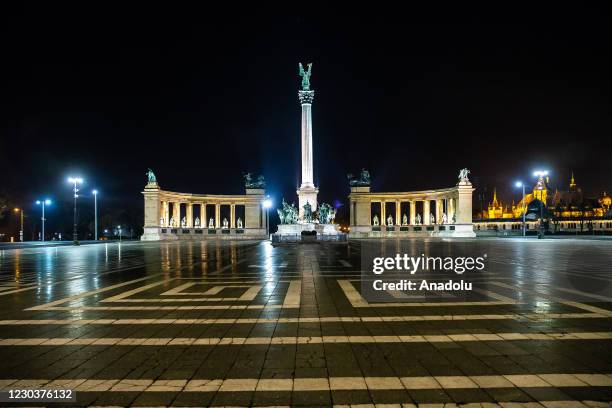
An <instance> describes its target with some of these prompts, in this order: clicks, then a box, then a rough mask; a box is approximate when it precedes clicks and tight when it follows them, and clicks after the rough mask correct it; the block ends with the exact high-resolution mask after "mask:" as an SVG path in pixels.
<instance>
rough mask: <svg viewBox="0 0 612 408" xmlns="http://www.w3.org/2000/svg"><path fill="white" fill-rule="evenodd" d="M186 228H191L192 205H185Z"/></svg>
mask: <svg viewBox="0 0 612 408" xmlns="http://www.w3.org/2000/svg"><path fill="white" fill-rule="evenodd" d="M186 205H187V209H186V213H187V228H193V204H192V203H187V204H186Z"/></svg>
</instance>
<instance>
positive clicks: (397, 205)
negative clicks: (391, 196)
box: [395, 200, 402, 225]
mask: <svg viewBox="0 0 612 408" xmlns="http://www.w3.org/2000/svg"><path fill="white" fill-rule="evenodd" d="M401 212H402V202H401V201H399V200H395V225H402V214H401Z"/></svg>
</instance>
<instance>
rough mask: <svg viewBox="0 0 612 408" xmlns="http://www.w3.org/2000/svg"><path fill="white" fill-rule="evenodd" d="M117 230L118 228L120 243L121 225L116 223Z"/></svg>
mask: <svg viewBox="0 0 612 408" xmlns="http://www.w3.org/2000/svg"><path fill="white" fill-rule="evenodd" d="M117 230H119V243H121V225H117Z"/></svg>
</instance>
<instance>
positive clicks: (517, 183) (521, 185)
mask: <svg viewBox="0 0 612 408" xmlns="http://www.w3.org/2000/svg"><path fill="white" fill-rule="evenodd" d="M516 186H517V187H523V201H522V203H523V236H525V227H526V225H525V213H526V212H527V206H526V205H525V184H523V182H522V181H517V182H516Z"/></svg>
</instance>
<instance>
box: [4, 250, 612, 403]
mask: <svg viewBox="0 0 612 408" xmlns="http://www.w3.org/2000/svg"><path fill="white" fill-rule="evenodd" d="M372 246H376V247H377V250H379V249H381V248H382V249H384V250H385V251H386V252H387V253H398V252H407V253H409V254H412V255H417V256H418V255H420V254H422V253H423V254H428V255H440V256H466V254H467V255H471V256H480V255H482V254H486V259H487V267H486V269H485V271H484V272H482V273H480V274H472V275H471V276H470V277H468V276H467V274H464V275H462V276H461V277H462V278H466V279H468V278H469V279H474V282H477V286H478V288H479V289H480V290H481V292H482V297H481V298H478V299H476V301H474V300H475V299H469V300H471V301H474V302H473V304H470V303H469V302H468V303H466V302H464V301H463V300H465V299H460V298H457V297H456V296H455V297H453V296H452V295H448V296H445V297H443V298H441V299H427V300H426V301H423V300H422V299H421V300H419V301H416V302H412V303H413V304H410V305H408V304H402V303H399V302H398V303H391V304H380V303H372V302H369V301H368V299H366V298H365V297H363V296H362V294H361V293H360V291H359V289H360V286H359V285H360V283H359V280H360V277H361V263H362V255H364V254H365V253H366V252H367V251H371V250H372ZM368 253H369V252H368ZM611 260H612V243H608V242H606V241H586V240H544V241H536V240H522V239H506V240H499V239H478V240H463V241H456V240H438V239H431V240H401V241H396V240H389V241H375V240H369V241H367V242H364V241H352V242H350V243H349V244H348V245H343V244H334V243H328V244H303V245H288V246H278V247H273V246H272V245H271V244H270V243H267V242H255V241H254V242H246V241H220V242H215V241H203V242H195V241H192V242H164V243H155V242H153V243H122V244H118V243H108V244H96V245H83V246H80V247H44V248H40V247H37V248H28V249H19V250H0V304H1V305H2V308H1V309H0V330H2V335H1V336H0V337H1V338H2V340H0V364H1V367H2V370H0V373H1V374H0V376H1V377H0V387H3V388H10V387H19V386H23V387H25V386H33V387H36V388H40V387H53V386H58V385H59V384H64V385H65V384H68V385H69V386H70V387H71V388H73V389H76V390H77V396H78V397H77V398H78V404H80V405H83V406H86V405H89V404H94V405H98V406H111V405H115V406H129V405H135V406H151V405H153V406H170V405H175V406H207V405H213V406H224V405H232V406H250V405H255V406H271V405H280V406H289V405H292V406H297V405H302V406H317V405H319V406H329V405H333V404H336V405H342V404H384V403H389V404H401V403H413V404H414V403H468V402H477V403H484V402H543V401H545V402H546V403H544V405H546V404H549V403H548V402H547V401H571V400H579V401H587V400H597V401H609V400H611V399H612V353H610V351H611V348H610V345H611V341H612V330H610V328H611V325H610V323H611V322H612V320H611V318H612V312H611V311H612V293H611V291H612V288H611V285H610V283H611V281H612V276H611V275H612V268H610V264H611V262H610V261H611ZM445 277H448V276H445ZM451 277H452V276H451ZM435 303H438V304H435ZM553 405H554V404H553ZM587 405H588V404H587ZM372 406H373V405H372Z"/></svg>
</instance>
